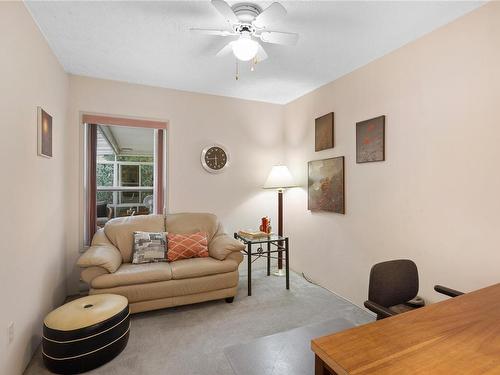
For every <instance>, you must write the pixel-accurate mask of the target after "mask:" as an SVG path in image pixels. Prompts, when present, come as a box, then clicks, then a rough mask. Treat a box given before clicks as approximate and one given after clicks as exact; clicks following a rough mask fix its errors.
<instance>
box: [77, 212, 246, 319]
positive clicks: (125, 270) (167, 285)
mask: <svg viewBox="0 0 500 375" xmlns="http://www.w3.org/2000/svg"><path fill="white" fill-rule="evenodd" d="M134 231H146V232H161V231H166V232H169V233H179V234H180V233H182V234H185V233H195V232H200V231H201V232H206V233H207V234H208V252H209V255H210V256H209V257H205V258H192V259H183V260H178V261H175V262H170V263H168V262H159V263H146V264H132V263H130V262H131V259H132V249H133V232H134ZM243 248H244V245H242V244H241V243H240V242H239V241H236V240H235V239H233V238H232V237H230V236H228V235H227V234H225V233H224V231H223V229H222V226H221V225H220V223H219V221H218V220H217V217H216V216H215V215H212V214H206V213H179V214H171V215H166V216H163V215H144V216H131V217H125V218H116V219H112V220H110V221H109V222H107V223H106V225H105V226H104V228H102V229H99V230H98V231H97V233H96V234H95V235H94V238H93V239H92V246H91V247H90V248H89V249H88V250H87V251H86V252H85V253H84V254H83V255H82V256H81V257H80V259H79V260H78V265H79V266H80V267H83V270H82V273H81V279H82V280H83V281H85V282H86V283H87V284H89V287H90V291H89V293H90V294H98V293H114V294H120V295H122V296H125V297H127V298H128V300H129V303H130V311H131V312H132V313H136V312H141V311H146V310H155V309H161V308H164V307H170V306H178V305H185V304H191V303H196V302H202V301H208V300H215V299H223V298H225V299H226V300H227V301H232V298H233V297H234V296H235V295H236V292H237V288H238V265H239V264H240V263H241V261H242V260H243V256H242V254H241V252H240V251H241V250H242V249H243Z"/></svg>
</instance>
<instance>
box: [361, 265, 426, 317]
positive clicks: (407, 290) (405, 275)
mask: <svg viewBox="0 0 500 375" xmlns="http://www.w3.org/2000/svg"><path fill="white" fill-rule="evenodd" d="M417 293H418V270H417V266H416V264H415V263H414V262H413V261H411V260H409V259H398V260H390V261H387V262H382V263H377V264H375V265H374V266H373V267H372V269H371V271H370V285H369V288H368V301H365V307H366V308H367V309H369V310H371V311H373V312H374V313H376V314H377V320H380V319H384V318H388V317H390V316H393V315H397V314H400V313H403V312H406V311H409V310H413V309H415V308H418V307H422V306H424V305H425V303H424V301H423V300H422V299H421V298H420V297H417Z"/></svg>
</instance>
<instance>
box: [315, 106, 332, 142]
mask: <svg viewBox="0 0 500 375" xmlns="http://www.w3.org/2000/svg"><path fill="white" fill-rule="evenodd" d="M333 117H334V116H333V112H330V113H328V114H326V115H324V116H321V117H318V118H317V119H316V120H315V129H314V130H315V133H314V134H315V143H314V150H315V151H321V150H326V149H329V148H333V146H334V130H335V129H334V118H333Z"/></svg>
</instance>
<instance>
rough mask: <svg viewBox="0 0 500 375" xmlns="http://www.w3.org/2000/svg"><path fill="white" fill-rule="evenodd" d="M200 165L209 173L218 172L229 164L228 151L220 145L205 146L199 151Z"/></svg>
mask: <svg viewBox="0 0 500 375" xmlns="http://www.w3.org/2000/svg"><path fill="white" fill-rule="evenodd" d="M201 165H203V168H205V170H207V171H208V172H210V173H220V172H222V171H223V170H224V169H226V168H227V166H228V165H229V152H228V151H227V150H226V148H225V147H224V146H221V145H211V146H208V147H205V148H204V149H203V151H202V152H201Z"/></svg>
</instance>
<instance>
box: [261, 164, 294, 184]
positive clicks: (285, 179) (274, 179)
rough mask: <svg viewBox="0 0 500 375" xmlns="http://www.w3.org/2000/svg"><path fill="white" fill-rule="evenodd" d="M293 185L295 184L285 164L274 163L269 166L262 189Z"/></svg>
mask: <svg viewBox="0 0 500 375" xmlns="http://www.w3.org/2000/svg"><path fill="white" fill-rule="evenodd" d="M294 186H296V185H295V182H294V181H293V177H292V175H291V173H290V171H289V170H288V168H287V167H286V166H285V165H275V166H273V167H272V168H271V172H270V173H269V176H268V177H267V180H266V182H265V184H264V189H282V188H287V187H294Z"/></svg>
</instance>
